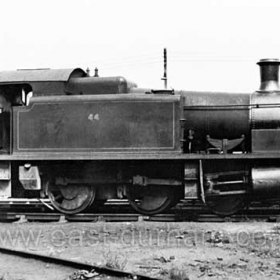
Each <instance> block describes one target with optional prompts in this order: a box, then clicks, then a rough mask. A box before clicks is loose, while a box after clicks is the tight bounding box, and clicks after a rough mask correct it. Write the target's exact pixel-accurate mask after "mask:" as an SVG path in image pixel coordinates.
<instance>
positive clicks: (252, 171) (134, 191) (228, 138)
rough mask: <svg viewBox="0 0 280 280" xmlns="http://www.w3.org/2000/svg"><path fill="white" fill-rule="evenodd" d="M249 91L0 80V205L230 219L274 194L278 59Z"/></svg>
mask: <svg viewBox="0 0 280 280" xmlns="http://www.w3.org/2000/svg"><path fill="white" fill-rule="evenodd" d="M258 64H259V66H260V72H261V86H260V89H259V90H257V91H256V92H254V93H239V94H238V93H219V92H193V91H173V90H172V91H169V90H152V89H144V88H138V87H137V85H136V84H135V83H133V82H130V81H127V80H126V79H124V78H123V77H90V76H88V75H87V73H86V72H84V71H83V70H82V69H79V68H77V69H67V70H63V69H61V70H51V69H37V70H19V71H9V72H0V105H1V106H0V107H1V108H2V109H1V114H0V153H1V154H0V199H1V200H7V201H9V200H11V199H19V198H29V199H31V198H38V199H41V198H49V200H50V202H51V204H52V205H53V207H54V208H55V209H57V210H58V211H60V212H62V213H64V214H77V213H80V212H82V211H94V209H95V207H98V205H100V203H104V202H105V201H106V200H108V199H112V198H126V199H128V201H129V203H130V205H131V206H132V207H133V208H134V209H135V210H136V211H137V212H139V213H142V214H145V215H153V214H157V213H161V212H163V211H165V210H166V209H168V208H169V207H172V206H175V205H176V204H177V203H178V202H179V201H180V200H181V199H183V198H186V199H200V200H201V201H203V202H204V203H205V204H206V205H207V206H208V207H209V208H210V209H212V211H213V212H214V213H216V214H219V215H231V214H234V213H236V212H237V211H239V210H241V209H242V208H244V207H245V206H246V205H248V204H249V203H250V201H251V200H255V199H259V200H262V199H276V200H278V197H277V196H278V194H279V190H280V184H279V182H280V108H279V107H280V89H279V86H278V69H279V64H280V62H279V61H278V60H276V59H262V60H260V61H259V62H258Z"/></svg>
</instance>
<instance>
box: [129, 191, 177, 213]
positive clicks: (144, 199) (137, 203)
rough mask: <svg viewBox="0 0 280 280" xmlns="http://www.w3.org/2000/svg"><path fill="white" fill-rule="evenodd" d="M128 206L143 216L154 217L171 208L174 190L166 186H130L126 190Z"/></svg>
mask: <svg viewBox="0 0 280 280" xmlns="http://www.w3.org/2000/svg"><path fill="white" fill-rule="evenodd" d="M127 198H128V200H129V203H130V205H131V206H132V207H133V208H134V209H135V210H136V211H137V212H139V213H141V214H144V215H155V214H159V213H161V212H163V211H164V210H166V209H168V208H169V207H171V205H172V202H173V200H174V189H173V188H171V187H166V186H145V187H143V186H130V187H129V188H127Z"/></svg>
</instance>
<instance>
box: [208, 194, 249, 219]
mask: <svg viewBox="0 0 280 280" xmlns="http://www.w3.org/2000/svg"><path fill="white" fill-rule="evenodd" d="M205 200H206V204H207V206H208V207H209V208H210V209H211V210H212V212H213V213H215V214H217V215H220V216H230V215H233V214H235V213H237V212H238V211H240V210H242V209H243V208H245V206H246V205H247V204H248V201H247V197H246V196H245V195H244V194H243V195H234V196H206V197H205Z"/></svg>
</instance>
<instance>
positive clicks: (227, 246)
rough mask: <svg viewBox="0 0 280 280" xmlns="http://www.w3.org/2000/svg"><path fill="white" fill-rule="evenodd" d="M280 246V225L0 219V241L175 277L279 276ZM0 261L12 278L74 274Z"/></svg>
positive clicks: (18, 261)
mask: <svg viewBox="0 0 280 280" xmlns="http://www.w3.org/2000/svg"><path fill="white" fill-rule="evenodd" d="M279 244H280V225H278V224H275V223H265V222H252V221H250V222H246V223H244V222H240V223H190V222H188V223H187V222H182V223H160V222H142V221H140V222H135V223H105V222H97V223H68V222H62V223H61V222H60V223H22V222H20V223H13V224H0V246H6V247H11V248H16V249H17V248H18V249H24V250H30V251H32V252H37V253H42V254H46V255H52V256H56V257H65V258H68V259H72V260H79V261H85V262H87V263H92V264H97V265H107V266H111V267H115V268H119V269H125V270H127V271H132V272H137V273H141V274H146V275H150V276H155V277H160V278H163V279H173V280H183V279H279V278H280V246H279ZM3 260H5V263H3ZM0 264H1V265H0V271H1V275H0V276H2V275H5V277H6V278H4V279H8V280H10V279H12V280H14V279H26V280H27V279H28V280H29V279H32V280H33V279H47V280H49V279H57V280H58V279H67V275H70V274H71V273H72V271H73V270H71V269H65V268H63V269H62V268H59V267H55V266H54V265H47V264H38V263H36V264H33V266H32V265H31V266H30V264H31V262H30V261H28V262H27V261H26V260H22V259H16V260H14V259H12V258H11V257H7V256H4V255H0ZM34 267H36V269H32V268H34ZM37 267H38V268H37ZM17 268H21V271H22V274H21V275H19V274H18V272H17ZM55 271H57V272H55ZM39 273H41V274H42V275H44V278H43V277H41V278H40V277H39V278H36V277H37V276H38V274H39ZM6 275H8V276H6ZM54 275H56V276H55V277H54ZM19 276H20V277H19ZM0 279H1V278H0Z"/></svg>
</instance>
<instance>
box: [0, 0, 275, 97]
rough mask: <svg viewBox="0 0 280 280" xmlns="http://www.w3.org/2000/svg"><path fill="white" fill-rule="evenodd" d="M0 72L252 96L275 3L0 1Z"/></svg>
mask: <svg viewBox="0 0 280 280" xmlns="http://www.w3.org/2000/svg"><path fill="white" fill-rule="evenodd" d="M0 8H1V16H0V25H1V28H0V50H1V51H0V70H1V71H2V70H15V69H25V68H28V69H29V68H71V67H81V68H83V69H86V68H87V67H89V68H90V69H91V73H92V74H93V72H94V68H95V67H97V68H98V69H99V74H100V76H124V77H125V78H127V79H129V80H132V81H134V82H136V83H137V84H138V86H139V87H150V88H163V81H162V80H161V78H162V76H163V49H164V48H167V71H168V88H174V89H185V90H196V91H199V90H207V91H228V92H253V91H255V90H257V89H258V88H259V85H260V79H259V67H258V66H257V65H256V62H257V61H258V60H259V59H261V58H280V1H278V0H102V1H101V0H98V1H97V0H79V1H78V0H46V1H44V0H24V1H22V0H9V1H7V0H0Z"/></svg>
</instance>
